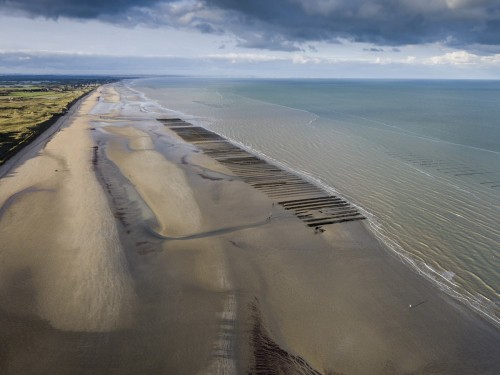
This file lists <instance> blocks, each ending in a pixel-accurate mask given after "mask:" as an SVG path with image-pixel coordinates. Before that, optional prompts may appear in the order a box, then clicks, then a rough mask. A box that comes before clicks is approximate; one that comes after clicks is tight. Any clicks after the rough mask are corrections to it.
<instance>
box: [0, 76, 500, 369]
mask: <svg viewBox="0 0 500 375" xmlns="http://www.w3.org/2000/svg"><path fill="white" fill-rule="evenodd" d="M171 117H175V116H173V115H172V114H170V113H165V112H161V110H160V109H158V108H157V107H155V106H154V105H153V104H151V103H147V102H145V101H144V100H143V99H142V98H141V97H140V96H138V95H137V94H136V93H134V92H132V91H129V90H128V89H126V88H125V87H124V86H122V85H120V84H115V85H108V86H103V87H101V88H100V89H99V90H98V92H96V93H94V94H93V95H92V96H90V97H89V98H88V99H86V100H85V101H84V102H83V103H82V105H81V106H80V107H79V109H78V111H77V112H76V113H74V114H72V115H71V116H70V117H69V118H68V119H67V120H66V123H65V126H64V127H63V129H62V130H61V131H60V132H58V133H56V134H55V135H54V137H53V138H52V139H51V140H50V141H49V142H48V143H47V144H46V145H45V147H44V148H43V150H42V151H41V152H40V153H39V154H36V155H33V153H32V154H29V153H27V154H26V155H27V156H25V157H24V158H20V159H19V160H17V161H16V162H15V163H14V165H12V163H11V168H12V169H10V171H9V173H7V174H6V175H5V176H4V177H3V178H2V179H0V239H1V242H0V330H1V332H2V339H1V341H0V373H2V374H45V373H57V374H109V373H113V374H138V373H141V374H232V373H252V374H294V373H297V374H317V373H320V374H408V373H410V374H411V373H415V374H417V373H418V374H426V373H432V374H497V373H499V372H500V356H498V351H499V348H500V337H499V335H498V330H497V329H496V328H495V327H493V326H492V325H490V323H488V322H486V321H484V320H482V319H481V318H480V317H479V316H477V315H476V314H474V313H473V312H471V311H469V310H468V309H466V308H465V307H464V306H462V305H461V304H460V303H459V302H457V301H454V300H452V299H451V298H450V297H448V296H447V295H446V294H445V293H443V292H441V291H439V290H437V288H436V287H435V286H434V285H432V284H431V283H430V282H428V281H427V280H425V279H423V278H422V277H420V276H419V275H417V274H415V273H413V272H412V271H411V270H410V269H409V268H408V267H407V266H406V265H404V264H403V263H401V262H400V260H399V259H397V258H395V257H394V256H393V255H392V254H391V253H390V252H389V251H388V250H387V249H385V248H384V247H383V246H382V245H381V244H380V243H379V242H378V241H377V240H376V239H374V238H373V236H372V235H371V234H370V233H369V231H368V230H367V228H366V224H365V223H364V222H363V221H351V222H344V223H336V224H332V225H325V226H324V227H323V229H324V230H325V231H324V232H321V233H318V232H315V231H314V228H312V227H309V226H307V225H306V224H305V223H304V221H303V220H300V219H299V218H298V217H297V216H296V215H294V214H293V213H292V212H291V211H290V210H285V209H284V206H283V205H280V204H278V202H277V200H276V199H271V198H270V197H269V195H268V194H264V193H263V192H262V191H259V190H258V189H256V188H254V187H252V186H251V185H250V184H248V183H246V182H244V181H243V179H242V178H241V177H239V176H237V175H235V174H234V173H233V171H232V170H231V169H230V168H227V166H225V165H223V164H221V163H219V162H217V161H216V160H215V159H214V158H211V157H209V156H207V154H206V153H203V152H201V150H200V147H199V145H198V146H197V145H196V144H195V143H187V142H184V141H183V140H182V138H181V137H179V135H178V134H176V132H175V131H173V130H172V129H169V127H168V126H165V125H164V124H163V123H161V122H159V121H157V119H158V118H171ZM33 147H35V146H33ZM31 156H32V157H31ZM4 171H5V169H4ZM1 172H2V171H1V170H0V173H1ZM269 217H270V219H269ZM410 305H412V308H410V307H409V306H410Z"/></svg>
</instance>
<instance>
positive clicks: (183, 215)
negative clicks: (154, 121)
mask: <svg viewBox="0 0 500 375" xmlns="http://www.w3.org/2000/svg"><path fill="white" fill-rule="evenodd" d="M106 151H107V152H106V154H107V156H108V157H109V158H110V160H112V161H113V162H114V163H115V164H116V165H117V166H118V168H119V169H120V170H121V172H122V174H123V175H124V176H125V177H126V178H128V179H129V180H130V182H131V183H132V184H134V186H135V187H136V189H137V191H138V192H139V194H140V195H141V197H142V198H143V199H144V201H145V202H146V204H147V205H148V206H149V207H150V209H151V210H152V211H153V212H154V214H155V216H156V219H157V221H158V223H159V227H158V228H153V229H154V230H155V231H157V232H158V234H160V235H162V236H180V235H187V234H193V233H197V232H198V231H199V230H200V226H201V213H200V210H199V208H198V205H197V204H196V201H195V199H194V196H193V193H192V190H191V187H190V186H189V184H188V182H187V179H186V176H185V174H184V172H183V171H182V169H180V168H179V167H178V166H177V165H176V164H174V163H172V162H170V161H168V160H166V159H165V158H164V157H163V156H162V155H161V154H160V153H158V152H156V151H150V150H147V151H140V152H129V151H128V150H126V149H125V148H124V147H123V146H122V145H121V144H120V143H119V142H111V143H110V144H109V145H108V148H107V150H106Z"/></svg>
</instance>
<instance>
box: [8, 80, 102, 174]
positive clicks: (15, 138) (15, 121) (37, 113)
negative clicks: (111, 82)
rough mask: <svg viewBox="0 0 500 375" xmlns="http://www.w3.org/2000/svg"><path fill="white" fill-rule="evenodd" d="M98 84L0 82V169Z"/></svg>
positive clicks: (72, 81)
mask: <svg viewBox="0 0 500 375" xmlns="http://www.w3.org/2000/svg"><path fill="white" fill-rule="evenodd" d="M100 84H102V82H100V81H98V80H91V79H65V80H48V81H31V80H27V81H26V80H7V81H0V165H1V164H3V163H5V161H6V160H7V159H8V158H10V157H11V156H12V155H14V154H15V153H17V152H18V151H19V150H20V149H22V148H23V147H24V146H26V145H27V144H29V143H30V142H31V141H33V140H34V139H35V138H36V137H37V136H38V135H40V134H41V133H42V132H43V131H44V130H46V129H47V128H48V127H50V126H51V125H52V124H54V123H55V121H57V119H58V118H59V117H60V116H62V115H64V114H65V113H66V112H67V110H68V109H69V108H70V107H71V105H72V104H73V103H74V102H75V101H76V100H78V99H79V98H80V97H82V96H84V95H85V94H87V93H89V92H90V91H92V90H93V89H95V88H96V87H98V86H99V85H100Z"/></svg>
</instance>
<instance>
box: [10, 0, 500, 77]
mask: <svg viewBox="0 0 500 375" xmlns="http://www.w3.org/2000/svg"><path fill="white" fill-rule="evenodd" d="M0 74H112V75H113V74H115V75H116V74H128V75H150V74H175V75H179V74H180V75H194V76H217V77H272V78H289V77H297V78H436V79H440V78H441V79H447V78H452V79H453V78H458V79H500V0H175V1H174V0H0Z"/></svg>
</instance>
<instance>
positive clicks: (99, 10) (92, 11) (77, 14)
mask: <svg viewBox="0 0 500 375" xmlns="http://www.w3.org/2000/svg"><path fill="white" fill-rule="evenodd" d="M159 1H160V0H0V7H1V8H3V9H8V10H11V11H20V12H25V13H27V14H29V15H32V16H44V17H48V18H58V17H61V16H64V17H74V18H83V19H92V18H98V17H100V16H103V15H113V14H120V13H123V12H124V11H126V10H128V9H130V8H132V7H134V6H141V7H148V6H151V5H153V4H155V3H158V2H159Z"/></svg>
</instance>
